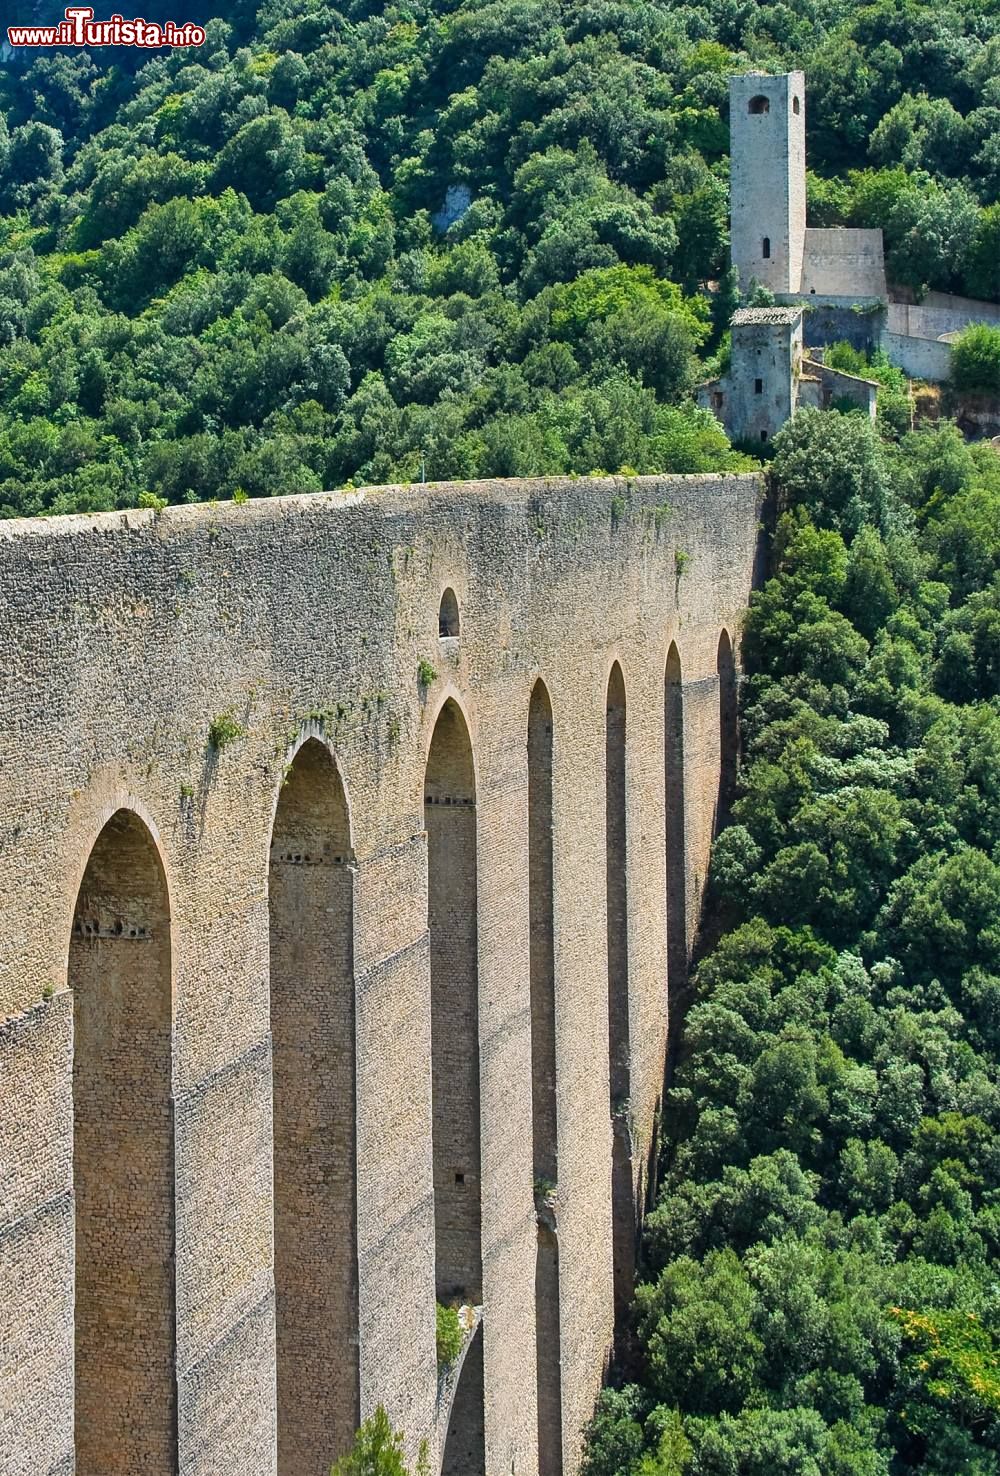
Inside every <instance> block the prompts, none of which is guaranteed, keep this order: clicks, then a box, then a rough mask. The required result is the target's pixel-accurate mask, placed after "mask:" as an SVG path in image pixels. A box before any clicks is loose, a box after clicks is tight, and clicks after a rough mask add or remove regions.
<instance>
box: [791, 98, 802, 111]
mask: <svg viewBox="0 0 1000 1476" xmlns="http://www.w3.org/2000/svg"><path fill="white" fill-rule="evenodd" d="M801 111H802V104H801V103H800V102H799V100H798V98H797V97H793V98H792V112H793V113H795V114H796V116H797V115H798V114H799V113H801Z"/></svg>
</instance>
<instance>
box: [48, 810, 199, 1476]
mask: <svg viewBox="0 0 1000 1476" xmlns="http://www.w3.org/2000/svg"><path fill="white" fill-rule="evenodd" d="M68 984H69V987H70V989H71V990H72V994H73V1186H74V1197H75V1203H76V1288H75V1289H76V1302H75V1430H74V1443H75V1451H76V1465H75V1469H76V1471H77V1473H78V1476H139V1473H140V1472H142V1473H143V1476H147V1473H148V1476H173V1473H174V1472H175V1471H176V1469H177V1374H176V1298H175V1283H174V1235H175V1226H174V1122H173V1093H172V1067H171V1037H172V958H171V937H170V904H169V896H168V891H167V883H166V877H165V874H164V870H163V865H162V862H161V859H160V855H159V851H158V849H157V846H156V843H155V841H154V839H153V836H152V834H151V833H150V831H149V829H148V827H147V826H146V825H145V824H144V822H143V821H142V820H141V819H140V818H139V816H138V815H137V814H135V813H134V812H133V811H131V810H127V809H120V810H117V811H116V812H115V813H114V814H112V816H111V818H110V819H109V820H108V821H107V823H106V824H105V825H104V827H103V829H102V830H101V832H100V835H99V836H98V838H97V840H96V842H95V843H94V847H93V849H92V851H91V853H90V857H89V859H88V862H87V866H86V869H85V871H84V874H83V878H82V880H81V883H80V889H79V892H78V895H77V901H76V908H75V911H74V918H73V927H72V933H71V938H70V946H69V961H68Z"/></svg>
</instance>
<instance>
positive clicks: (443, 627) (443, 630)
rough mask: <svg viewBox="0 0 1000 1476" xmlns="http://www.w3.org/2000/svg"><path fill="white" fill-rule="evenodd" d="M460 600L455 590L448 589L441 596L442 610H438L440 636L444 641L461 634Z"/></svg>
mask: <svg viewBox="0 0 1000 1476" xmlns="http://www.w3.org/2000/svg"><path fill="white" fill-rule="evenodd" d="M459 625H460V621H459V615H458V600H457V599H456V597H455V591H454V590H453V589H446V590H445V592H444V594H443V595H442V596H441V608H440V609H439V610H438V635H439V636H440V637H441V639H442V640H444V639H446V638H450V637H453V636H457V635H458V633H459Z"/></svg>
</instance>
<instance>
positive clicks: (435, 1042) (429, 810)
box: [424, 697, 486, 1476]
mask: <svg viewBox="0 0 1000 1476" xmlns="http://www.w3.org/2000/svg"><path fill="white" fill-rule="evenodd" d="M424 827H425V829H426V832H427V926H428V931H429V933H430V974H431V1099H432V1100H431V1114H432V1132H433V1165H434V1279H435V1290H436V1295H437V1298H438V1301H440V1302H456V1301H457V1302H463V1303H468V1304H470V1305H473V1306H475V1305H479V1304H481V1302H482V1295H483V1259H482V1257H483V1252H482V1203H481V1192H482V1191H481V1141H480V1131H481V1127H480V1120H481V1111H480V1096H479V966H478V946H479V935H478V919H477V898H478V891H477V880H476V867H477V841H476V775H475V765H474V761H473V755H472V741H471V739H470V737H469V729H468V725H467V724H466V721H465V718H464V716H463V714H462V710H461V708H460V707H459V706H458V703H457V702H456V701H455V699H454V698H452V697H449V698H448V699H447V700H446V701H445V703H444V705H443V706H442V707H441V709H440V711H439V713H438V716H437V720H436V722H435V724H434V733H433V737H432V738H431V745H430V750H429V752H428V755H427V768H426V772H425V776H424ZM476 1346H477V1348H478V1352H477V1351H476V1348H470V1350H469V1353H468V1355H467V1356H466V1360H465V1364H464V1366H463V1368H462V1373H461V1378H460V1383H459V1388H458V1390H457V1392H456V1403H455V1406H454V1408H453V1411H452V1416H451V1423H450V1426H449V1432H448V1438H447V1445H446V1450H445V1460H444V1466H443V1470H444V1471H445V1472H449V1471H452V1470H453V1471H455V1472H458V1471H461V1472H462V1473H463V1476H484V1473H485V1470H486V1446H485V1433H484V1432H485V1414H484V1408H485V1405H484V1398H485V1395H484V1388H483V1357H482V1334H481V1333H477V1335H476ZM449 1462H451V1464H449ZM455 1462H458V1464H455Z"/></svg>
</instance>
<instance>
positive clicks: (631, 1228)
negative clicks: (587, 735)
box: [605, 661, 635, 1327]
mask: <svg viewBox="0 0 1000 1476" xmlns="http://www.w3.org/2000/svg"><path fill="white" fill-rule="evenodd" d="M606 706H607V720H606V727H605V849H606V865H607V873H606V874H607V937H608V1082H609V1086H610V1092H611V1103H610V1106H611V1124H612V1164H611V1222H612V1262H613V1268H614V1304H615V1324H616V1327H620V1325H621V1323H622V1319H623V1318H624V1315H625V1312H626V1310H627V1308H628V1304H629V1301H630V1300H631V1296H632V1289H633V1284H634V1280H635V1202H634V1197H633V1192H632V1187H633V1186H632V1139H631V1130H630V1127H629V1110H630V1103H629V1097H630V1093H631V1071H630V1035H629V958H628V880H627V877H628V824H627V811H628V795H627V773H626V741H627V723H628V713H627V699H626V693H625V677H624V674H623V672H622V669H621V666H620V665H619V664H618V662H617V661H616V662H615V663H614V664H613V665H612V667H611V673H610V675H609V677H608V689H607V703H606Z"/></svg>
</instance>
